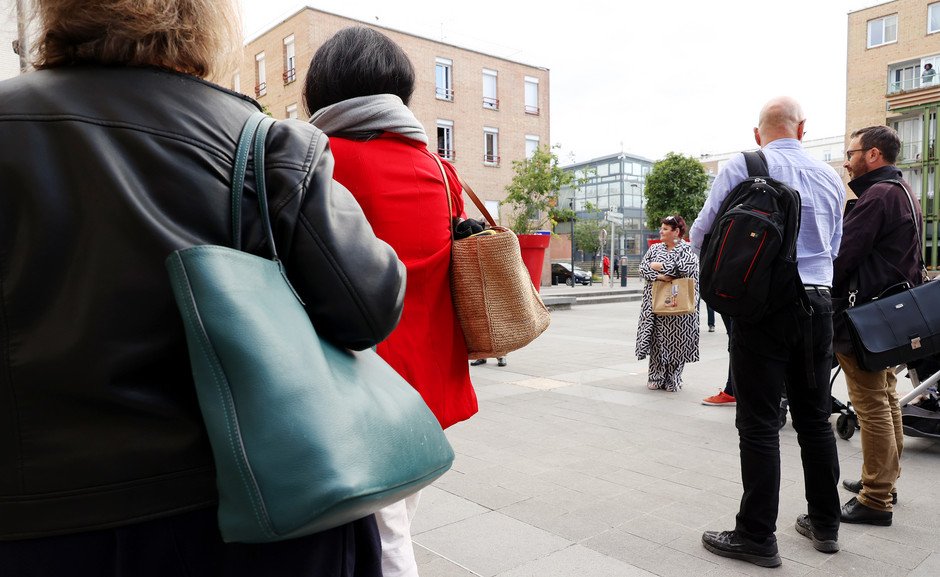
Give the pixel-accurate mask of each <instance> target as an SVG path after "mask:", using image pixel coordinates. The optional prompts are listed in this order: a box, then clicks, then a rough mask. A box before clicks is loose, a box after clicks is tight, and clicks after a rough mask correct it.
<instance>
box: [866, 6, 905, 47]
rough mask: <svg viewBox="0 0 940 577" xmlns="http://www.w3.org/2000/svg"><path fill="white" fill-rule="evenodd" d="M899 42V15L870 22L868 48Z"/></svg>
mask: <svg viewBox="0 0 940 577" xmlns="http://www.w3.org/2000/svg"><path fill="white" fill-rule="evenodd" d="M897 41H898V15H897V14H892V15H891V16H885V17H884V18H877V19H875V20H869V21H868V47H869V48H874V47H876V46H881V45H883V44H891V43H892V42H897Z"/></svg>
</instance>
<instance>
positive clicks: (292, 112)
mask: <svg viewBox="0 0 940 577" xmlns="http://www.w3.org/2000/svg"><path fill="white" fill-rule="evenodd" d="M285 112H286V113H287V114H286V118H293V119H296V118H297V105H296V104H291V105H290V106H288V107H287V110H286V111H285Z"/></svg>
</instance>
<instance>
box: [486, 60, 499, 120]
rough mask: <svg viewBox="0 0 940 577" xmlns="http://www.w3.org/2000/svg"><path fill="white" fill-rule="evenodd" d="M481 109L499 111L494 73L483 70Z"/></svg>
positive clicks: (493, 71)
mask: <svg viewBox="0 0 940 577" xmlns="http://www.w3.org/2000/svg"><path fill="white" fill-rule="evenodd" d="M483 108H490V109H492V110H499V98H497V97H496V71H495V70H487V69H486V68H484V69H483Z"/></svg>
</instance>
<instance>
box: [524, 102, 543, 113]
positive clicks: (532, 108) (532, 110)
mask: <svg viewBox="0 0 940 577" xmlns="http://www.w3.org/2000/svg"><path fill="white" fill-rule="evenodd" d="M540 112H541V110H540V109H539V107H538V106H532V105H530V104H526V105H525V113H526V114H535V115H538V114H540Z"/></svg>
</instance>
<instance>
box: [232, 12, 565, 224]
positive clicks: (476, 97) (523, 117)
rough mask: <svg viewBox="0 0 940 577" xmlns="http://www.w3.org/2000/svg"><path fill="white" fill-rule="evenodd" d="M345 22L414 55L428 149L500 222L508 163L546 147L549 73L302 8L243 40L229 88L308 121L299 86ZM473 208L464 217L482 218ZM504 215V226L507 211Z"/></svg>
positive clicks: (416, 102) (274, 111) (417, 107)
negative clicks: (379, 34)
mask: <svg viewBox="0 0 940 577" xmlns="http://www.w3.org/2000/svg"><path fill="white" fill-rule="evenodd" d="M347 26H369V27H371V28H375V29H376V30H379V31H380V32H382V33H383V34H385V35H387V36H388V37H390V38H391V39H392V40H394V41H395V42H396V43H397V44H398V45H399V46H401V47H402V48H403V49H404V51H405V52H406V53H407V54H408V56H409V57H410V58H411V61H412V64H413V65H414V67H415V76H416V81H415V92H414V95H413V96H412V100H411V103H410V106H409V107H410V108H411V109H412V111H413V112H414V113H415V116H416V117H417V118H418V120H419V121H420V122H421V124H422V125H423V126H424V128H425V131H426V132H427V134H428V140H429V141H430V142H431V144H430V145H429V148H431V149H432V150H435V149H436V150H437V151H438V152H439V153H440V155H441V156H442V157H444V158H447V159H448V160H450V161H451V162H452V163H453V164H454V166H455V167H456V168H457V170H458V172H459V173H460V174H461V176H462V177H463V178H464V179H465V180H466V181H467V182H468V183H469V184H470V185H471V186H472V187H473V189H474V191H475V192H476V193H477V195H478V196H480V197H481V199H483V200H485V201H486V204H487V205H488V208H489V209H490V212H492V213H493V216H494V217H496V218H499V216H497V210H498V207H499V201H500V200H502V199H503V198H504V197H505V194H506V193H505V187H506V186H507V185H508V184H509V183H510V182H511V181H512V177H513V174H514V173H513V167H512V162H513V161H515V160H523V159H524V158H526V157H527V156H528V155H529V154H531V152H532V151H533V150H534V149H535V148H536V147H538V146H548V145H549V144H550V140H549V71H548V70H547V69H545V68H540V67H537V66H530V65H527V64H522V63H519V62H514V61H511V60H507V59H504V58H500V57H496V56H491V55H488V54H483V53H481V52H477V51H474V50H469V49H466V48H461V47H459V46H454V45H451V44H445V43H442V42H436V41H434V40H430V39H427V38H422V37H419V36H415V35H412V34H408V33H405V32H400V31H397V30H392V29H388V28H382V27H379V26H373V25H371V24H368V23H363V22H359V21H357V20H352V19H349V18H346V17H343V16H338V15H336V14H331V13H328V12H322V11H320V10H316V9H314V8H310V7H305V8H303V9H301V10H299V11H298V12H296V13H294V14H293V15H291V16H289V17H287V18H286V19H285V20H283V21H282V22H280V23H278V24H276V25H274V26H273V27H271V28H269V29H268V30H266V31H265V32H263V33H261V34H259V35H258V36H256V37H254V38H251V39H249V40H248V41H247V42H246V44H245V50H244V58H243V60H242V64H241V67H240V69H239V70H238V71H237V73H236V74H235V75H234V77H233V79H232V82H231V85H232V87H233V88H234V89H235V91H237V92H241V93H243V94H246V95H248V96H251V97H252V98H255V99H257V101H258V102H259V103H261V104H262V105H264V106H265V107H266V108H267V111H268V112H269V113H270V114H271V115H272V116H274V117H275V118H279V119H281V118H297V119H300V120H307V119H308V118H309V114H308V113H307V111H306V110H304V104H303V97H302V90H303V84H304V79H305V77H306V74H307V69H308V67H309V63H310V59H311V58H312V57H313V55H314V53H315V52H316V50H317V48H319V47H320V46H321V45H322V44H323V43H324V42H325V41H326V40H327V39H329V38H330V37H331V36H332V35H333V34H334V33H336V32H337V31H339V30H340V29H342V28H345V27H347ZM311 112H313V111H311ZM467 205H468V206H467V213H468V215H470V216H478V215H479V211H478V210H477V209H476V208H474V207H473V206H472V205H471V204H470V203H469V202H468V203H467ZM501 216H502V219H503V222H504V223H505V222H507V220H506V219H507V216H508V207H504V208H503V209H502V215H501Z"/></svg>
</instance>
